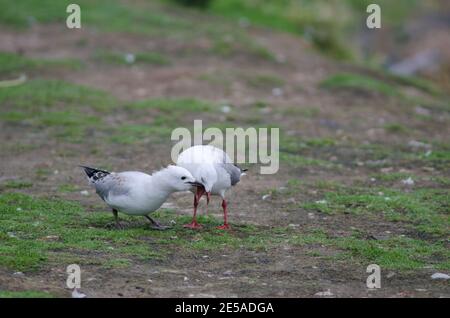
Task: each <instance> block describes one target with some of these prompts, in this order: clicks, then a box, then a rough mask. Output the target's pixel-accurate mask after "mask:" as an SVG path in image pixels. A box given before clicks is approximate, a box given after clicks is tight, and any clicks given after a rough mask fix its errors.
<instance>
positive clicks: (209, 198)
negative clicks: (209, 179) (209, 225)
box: [205, 192, 211, 215]
mask: <svg viewBox="0 0 450 318" xmlns="http://www.w3.org/2000/svg"><path fill="white" fill-rule="evenodd" d="M205 193H206V215H208V206H209V201H210V200H211V192H205Z"/></svg>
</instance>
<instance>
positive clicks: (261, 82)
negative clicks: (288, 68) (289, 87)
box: [245, 74, 284, 89]
mask: <svg viewBox="0 0 450 318" xmlns="http://www.w3.org/2000/svg"><path fill="white" fill-rule="evenodd" d="M245 77H246V80H247V83H248V84H249V85H250V86H252V87H255V88H266V89H267V88H274V87H281V86H283V85H284V80H283V79H282V78H280V77H278V76H275V75H272V74H257V75H254V76H249V75H247V76H245Z"/></svg>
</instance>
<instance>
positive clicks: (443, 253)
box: [331, 237, 450, 271]
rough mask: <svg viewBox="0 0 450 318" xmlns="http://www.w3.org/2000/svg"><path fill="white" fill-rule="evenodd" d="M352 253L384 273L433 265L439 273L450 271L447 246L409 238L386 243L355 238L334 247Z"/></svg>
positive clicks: (347, 239) (395, 239)
mask: <svg viewBox="0 0 450 318" xmlns="http://www.w3.org/2000/svg"><path fill="white" fill-rule="evenodd" d="M331 244H332V245H336V246H337V247H339V248H341V249H343V250H346V251H348V252H349V256H351V257H355V258H356V259H358V260H359V261H360V262H361V261H362V262H363V263H364V264H377V265H379V266H380V267H381V268H383V269H393V270H404V271H405V270H406V271H407V270H418V269H422V268H423V267H424V266H425V265H430V264H432V265H433V266H435V268H437V269H442V270H448V269H450V261H449V259H450V253H449V251H448V249H447V248H446V247H445V244H444V243H443V242H436V243H430V242H426V241H422V240H417V239H412V238H407V237H392V238H389V239H386V240H364V239H359V238H355V237H346V238H339V239H334V240H333V242H332V243H331Z"/></svg>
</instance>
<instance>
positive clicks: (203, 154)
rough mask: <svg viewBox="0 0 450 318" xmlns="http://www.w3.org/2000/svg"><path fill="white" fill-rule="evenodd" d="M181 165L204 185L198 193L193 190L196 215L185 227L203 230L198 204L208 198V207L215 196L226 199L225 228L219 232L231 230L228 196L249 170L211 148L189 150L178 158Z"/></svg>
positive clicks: (224, 206)
mask: <svg viewBox="0 0 450 318" xmlns="http://www.w3.org/2000/svg"><path fill="white" fill-rule="evenodd" d="M177 165H178V166H180V167H183V168H186V169H187V170H189V172H190V173H191V174H192V175H193V176H194V178H195V179H196V180H197V181H198V182H199V183H201V184H202V186H199V187H197V188H196V189H191V191H192V192H194V215H193V218H192V222H191V223H189V224H186V225H185V227H188V228H192V229H198V228H201V227H202V226H201V224H199V223H198V222H197V218H196V216H197V206H198V202H199V200H200V198H201V197H202V196H203V194H206V199H207V203H206V204H207V206H208V204H209V200H210V196H211V194H213V195H219V196H220V197H221V198H222V208H223V225H222V226H219V227H218V228H219V229H229V228H230V225H229V224H228V219H227V201H226V200H225V192H226V191H227V190H228V189H229V188H231V187H232V186H234V185H236V184H237V183H238V182H239V181H240V179H241V175H243V172H244V171H246V170H247V169H241V168H239V167H238V166H236V165H235V164H233V162H232V161H231V158H230V157H229V156H228V155H227V154H226V153H225V152H224V151H223V150H221V149H219V148H216V147H213V146H210V145H206V146H204V145H197V146H193V147H190V148H188V149H186V150H185V151H183V152H182V153H181V154H180V155H179V156H178V159H177Z"/></svg>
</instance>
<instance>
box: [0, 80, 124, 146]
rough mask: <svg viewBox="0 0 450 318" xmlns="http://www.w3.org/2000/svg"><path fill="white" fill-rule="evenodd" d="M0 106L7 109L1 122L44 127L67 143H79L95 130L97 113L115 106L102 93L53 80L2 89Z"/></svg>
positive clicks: (97, 123) (111, 99)
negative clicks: (89, 131)
mask: <svg viewBox="0 0 450 318" xmlns="http://www.w3.org/2000/svg"><path fill="white" fill-rule="evenodd" d="M0 103H1V104H2V106H3V107H4V108H5V110H6V111H4V112H2V113H0V120H1V121H5V122H10V123H16V124H18V123H21V124H24V125H25V126H27V128H28V127H31V128H33V127H34V128H39V129H40V128H44V129H45V131H49V132H50V134H52V135H53V136H56V137H58V138H62V139H64V140H67V141H69V142H78V141H80V140H81V139H82V138H83V137H84V136H85V134H86V132H87V131H88V129H90V128H92V127H96V128H97V129H98V128H99V123H101V121H102V117H101V115H100V114H99V113H102V115H103V114H104V113H105V112H109V111H110V110H111V109H113V108H114V107H115V106H116V105H117V102H116V100H115V99H114V98H112V97H111V96H110V95H108V94H107V93H105V92H102V91H97V90H94V89H90V88H87V87H84V86H80V85H74V84H70V83H66V82H62V81H55V80H32V81H29V82H26V83H24V84H22V85H20V86H14V87H9V88H2V89H0ZM8 109H11V110H10V111H8ZM62 109H64V110H62ZM28 129H29V128H28ZM41 131H43V130H41Z"/></svg>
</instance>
